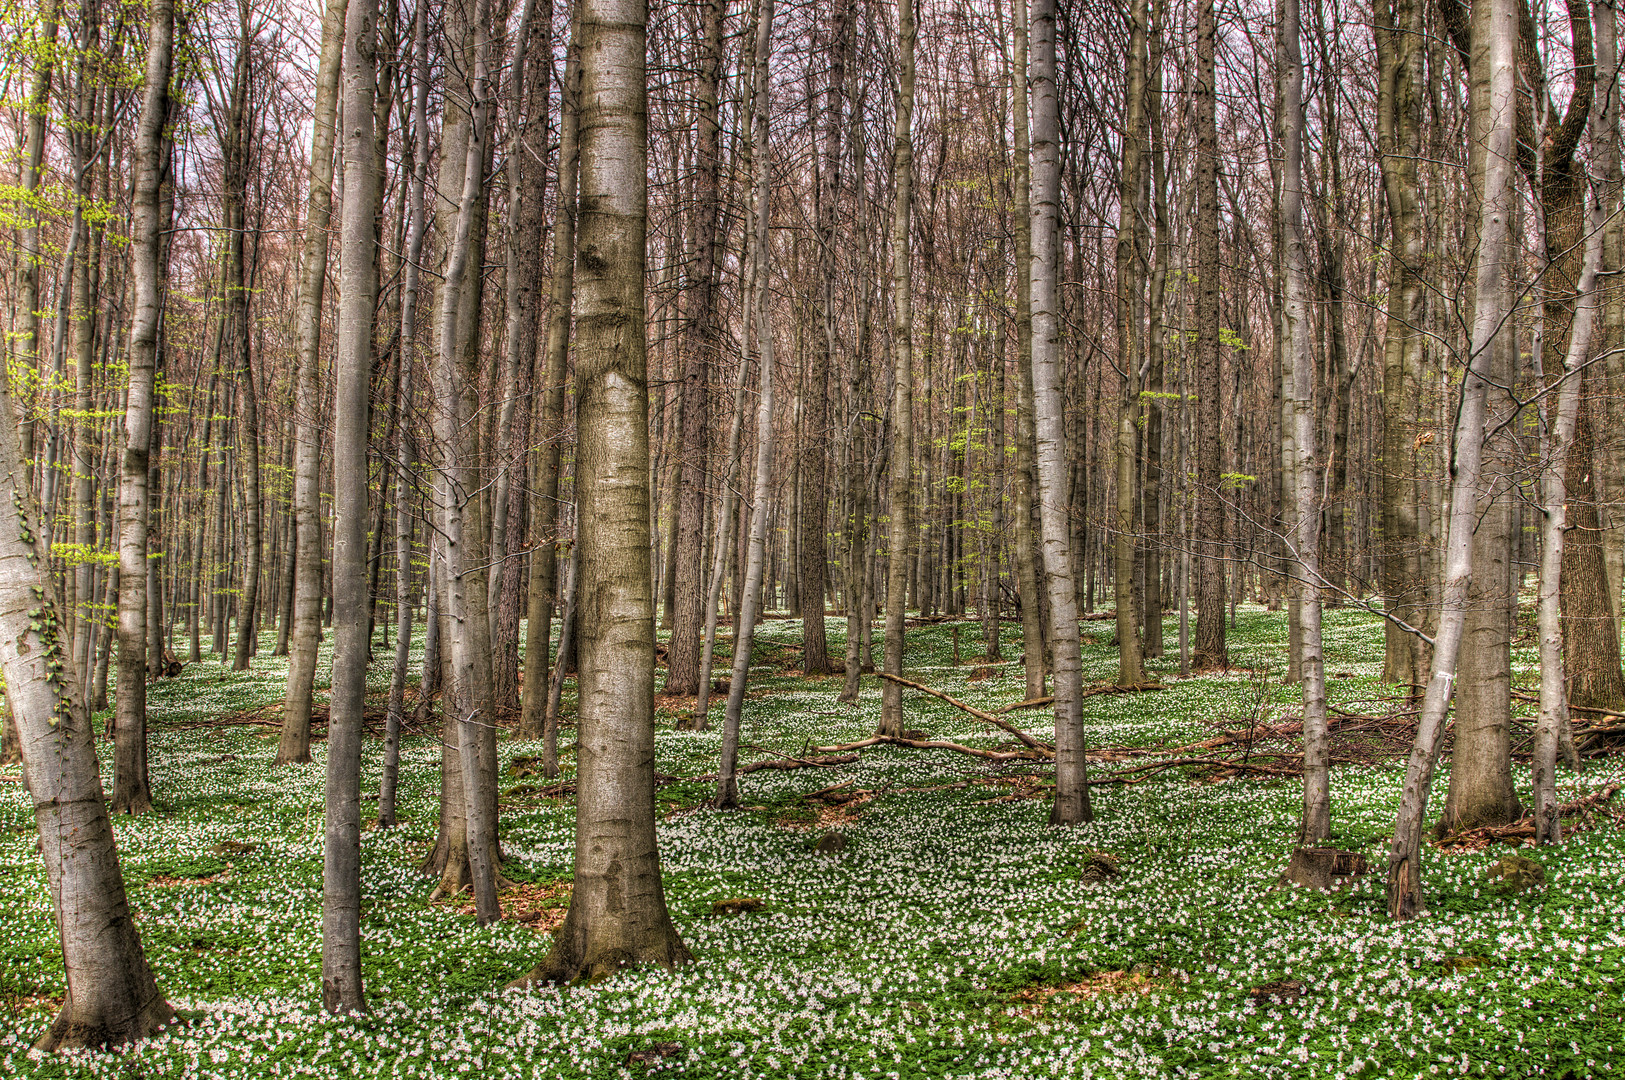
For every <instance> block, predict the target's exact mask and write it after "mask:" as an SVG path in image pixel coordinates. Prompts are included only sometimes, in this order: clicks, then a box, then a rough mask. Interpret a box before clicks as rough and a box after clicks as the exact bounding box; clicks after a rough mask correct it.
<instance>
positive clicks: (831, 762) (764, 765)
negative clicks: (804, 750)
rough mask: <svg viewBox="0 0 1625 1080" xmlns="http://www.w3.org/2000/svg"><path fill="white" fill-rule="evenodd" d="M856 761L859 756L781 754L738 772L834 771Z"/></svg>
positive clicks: (758, 748) (743, 767) (768, 751)
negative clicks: (794, 755)
mask: <svg viewBox="0 0 1625 1080" xmlns="http://www.w3.org/2000/svg"><path fill="white" fill-rule="evenodd" d="M751 749H753V750H762V751H763V752H764V753H768V754H772V753H774V752H775V751H772V750H768V749H766V748H765V747H760V746H755V747H751ZM856 760H858V755H856V754H841V755H837V756H833V757H815V758H793V757H789V756H787V755H783V754H780V755H779V756H778V758H776V759H764V760H762V761H753V762H751V763H750V764H749V765H741V766H739V768H738V769H737V770H736V771H737V772H741V773H751V772H759V771H761V770H762V769H833V768H834V767H835V766H837V765H850V764H852V763H853V762H854V761H856Z"/></svg>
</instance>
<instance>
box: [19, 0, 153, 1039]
mask: <svg viewBox="0 0 1625 1080" xmlns="http://www.w3.org/2000/svg"><path fill="white" fill-rule="evenodd" d="M152 11H153V16H152V18H153V34H152V40H153V42H154V47H155V50H158V49H161V51H162V52H163V54H164V55H163V57H162V58H161V63H162V64H163V66H164V67H165V68H167V66H168V48H167V46H168V44H169V42H170V32H171V26H172V24H171V22H170V18H171V12H172V9H171V8H170V7H169V4H168V3H167V0H157V2H156V3H154V5H153V9H152ZM160 85H162V84H160ZM150 100H151V98H150V97H149V101H150ZM160 115H162V113H161V112H160ZM153 134H154V136H155V135H156V129H155V128H154V130H153ZM154 141H156V139H154ZM152 156H153V157H154V158H155V157H156V154H155V153H154V154H153V155H152ZM149 160H150V159H149ZM149 175H155V174H149ZM137 191H140V188H139V187H138V188H137ZM136 235H137V236H138V237H139V236H145V235H150V234H149V233H140V232H138V233H137V234H136ZM12 408H13V404H12V400H11V392H10V389H9V387H8V386H6V385H5V384H4V383H3V382H0V412H3V413H4V415H8V416H9V415H11V413H10V410H11V409H12ZM18 439H19V435H18V431H17V429H16V428H15V427H13V426H11V425H10V424H3V425H0V477H3V478H4V487H5V490H4V492H0V499H4V505H5V507H6V509H5V510H4V511H3V512H0V664H3V666H4V672H5V685H6V706H7V712H8V713H9V716H8V718H7V723H8V724H9V723H13V722H14V723H15V724H16V725H17V735H18V741H19V745H20V748H21V751H22V758H23V766H24V771H25V774H26V780H27V788H28V791H29V794H30V796H31V798H32V800H33V804H34V821H35V824H36V825H37V826H38V828H39V850H40V855H41V857H42V858H43V859H44V862H45V880H46V887H47V888H48V889H49V891H50V894H51V906H52V909H53V910H54V912H55V915H56V923H57V929H58V932H59V937H60V940H61V943H62V961H63V967H64V968H65V970H66V973H67V982H68V992H67V996H66V998H65V999H64V1001H63V1003H62V1011H61V1012H60V1013H58V1014H57V1017H56V1019H55V1021H53V1022H52V1024H51V1026H50V1027H49V1028H47V1029H46V1031H45V1034H44V1035H42V1036H41V1037H40V1039H39V1041H38V1042H37V1043H36V1044H35V1046H36V1048H38V1049H40V1050H59V1049H70V1048H81V1047H88V1048H93V1049H105V1048H111V1047H117V1046H123V1045H125V1044H127V1043H131V1042H134V1041H136V1040H137V1039H141V1038H145V1037H146V1036H148V1035H151V1034H153V1033H154V1032H156V1031H157V1030H158V1029H160V1028H161V1027H163V1026H164V1025H165V1024H167V1023H168V1022H169V1020H170V1019H171V1018H172V1017H173V1016H174V1012H173V1010H171V1009H170V1007H169V1003H168V1002H166V1001H165V1000H164V997H163V995H162V994H160V993H159V992H158V986H157V983H156V982H155V981H154V980H153V977H152V970H151V968H149V967H148V966H147V959H146V955H145V954H144V953H143V952H142V949H141V937H140V935H139V934H138V933H137V932H136V928H135V922H134V920H133V919H132V918H131V914H130V906H129V902H128V900H127V899H126V897H125V893H124V875H123V872H122V871H121V869H120V867H119V858H118V849H117V848H116V847H115V846H114V843H113V823H112V820H111V818H110V817H109V815H108V810H107V804H106V803H105V802H104V801H103V799H102V784H101V771H100V766H99V765H98V763H97V760H96V743H95V731H94V730H93V729H92V727H91V720H90V714H89V712H88V711H87V710H86V709H85V699H84V691H83V685H82V684H81V683H80V681H79V673H78V671H77V670H76V669H75V668H74V666H73V665H72V664H71V663H69V662H68V657H67V649H66V646H67V635H66V630H67V619H68V617H69V616H68V612H67V611H65V610H64V609H63V607H62V605H61V603H60V602H59V600H58V598H57V593H56V586H55V583H54V582H53V580H52V576H51V574H50V573H49V572H48V568H49V566H50V552H49V549H48V548H47V546H46V544H45V537H44V533H45V529H44V526H43V523H42V522H41V521H40V519H39V515H38V514H37V512H34V511H33V496H32V495H31V494H30V492H29V490H28V470H27V468H26V467H25V466H24V465H23V461H22V454H21V448H20V447H19V446H18Z"/></svg>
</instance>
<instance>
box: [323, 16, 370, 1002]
mask: <svg viewBox="0 0 1625 1080" xmlns="http://www.w3.org/2000/svg"><path fill="white" fill-rule="evenodd" d="M377 20H378V5H377V0H350V8H349V11H348V12H347V13H346V14H345V21H344V45H345V48H344V59H345V64H344V208H343V218H342V221H343V224H342V226H341V232H340V236H339V243H340V259H341V260H342V262H341V265H342V266H343V268H344V270H343V278H342V279H341V281H340V300H339V312H338V344H337V347H336V348H335V350H334V369H335V372H336V374H337V376H338V381H337V385H336V387H335V389H334V391H333V418H334V423H333V692H332V702H331V706H330V709H329V713H328V722H327V791H326V809H327V813H326V829H325V833H324V843H323V857H322V1004H323V1005H324V1006H325V1007H326V1008H327V1011H328V1012H335V1013H337V1012H365V1011H366V1008H367V1003H366V999H365V998H364V997H363V996H362V987H361V713H362V707H363V705H364V704H365V702H366V695H367V652H368V649H367V523H368V519H369V517H370V516H371V515H370V510H369V506H368V491H367V442H368V434H369V429H370V425H369V423H368V394H369V390H370V381H371V375H372V317H373V305H374V303H375V301H376V298H377V293H378V279H377V272H376V269H375V264H374V261H373V255H374V249H375V247H376V246H377V243H378V237H377V233H376V228H377V225H376V217H377V213H378V174H377V166H376V162H375V158H374V150H373V126H372V124H373V99H374V97H375V95H376V93H377V88H378V69H377V60H376V56H375V50H376V48H377V34H378V27H377Z"/></svg>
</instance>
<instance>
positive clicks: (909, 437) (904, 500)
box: [880, 0, 919, 735]
mask: <svg viewBox="0 0 1625 1080" xmlns="http://www.w3.org/2000/svg"><path fill="white" fill-rule="evenodd" d="M897 32H898V54H899V64H900V66H901V71H900V74H899V75H898V84H897V85H898V91H897V125H896V129H895V133H894V135H893V143H892V184H893V187H894V189H895V192H896V194H895V202H894V204H893V209H892V235H891V247H892V305H893V307H894V318H893V323H892V364H893V368H894V372H895V374H894V375H893V383H892V405H891V412H892V424H891V427H892V435H891V455H890V465H889V468H890V469H891V488H890V492H889V496H888V500H889V502H890V504H891V505H890V512H891V530H890V533H889V535H888V536H887V539H886V552H887V569H886V632H885V649H886V653H885V659H884V663H885V672H886V674H888V675H892V676H901V675H902V674H903V645H904V641H903V635H904V628H905V621H906V619H907V616H908V613H907V612H906V611H905V610H904V605H905V604H906V603H907V597H908V562H909V557H908V556H909V539H910V536H911V532H912V528H913V523H914V522H913V518H914V511H915V507H914V501H915V497H914V474H913V469H914V286H913V282H914V277H913V270H912V267H911V265H910V264H911V262H912V260H913V252H914V242H913V241H914V232H913V214H914V46H915V40H916V38H917V36H918V33H919V30H918V27H917V26H916V24H915V18H914V0H897ZM904 727H905V725H904V723H903V688H902V686H900V685H899V684H897V683H896V682H894V681H892V680H891V679H887V680H885V682H884V683H883V684H882V685H881V688H880V734H882V735H901V734H902V733H903V729H904Z"/></svg>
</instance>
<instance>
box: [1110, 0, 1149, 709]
mask: <svg viewBox="0 0 1625 1080" xmlns="http://www.w3.org/2000/svg"><path fill="white" fill-rule="evenodd" d="M1148 18H1149V14H1148V4H1147V0H1134V3H1133V5H1132V6H1131V8H1130V11H1129V28H1130V29H1129V54H1128V72H1127V83H1126V87H1125V90H1124V97H1125V101H1124V114H1125V118H1124V122H1123V160H1122V166H1121V168H1120V169H1119V170H1118V177H1119V179H1118V185H1117V196H1118V199H1117V203H1118V209H1117V252H1116V256H1117V259H1116V269H1117V295H1116V298H1115V299H1116V304H1115V315H1116V321H1117V363H1118V366H1119V367H1120V368H1121V369H1122V372H1123V396H1122V399H1121V401H1120V403H1119V406H1118V419H1117V440H1116V451H1117V454H1116V456H1117V503H1116V507H1115V520H1114V522H1113V525H1114V528H1113V533H1112V579H1113V586H1114V589H1113V591H1114V594H1115V596H1116V602H1117V658H1118V659H1117V685H1119V686H1138V685H1139V684H1141V683H1143V682H1145V681H1146V679H1145V660H1144V653H1143V651H1142V648H1141V644H1140V596H1139V595H1138V594H1139V593H1140V591H1141V586H1140V584H1139V582H1138V580H1137V575H1136V574H1135V556H1136V554H1137V548H1138V546H1139V545H1138V532H1137V530H1136V529H1135V520H1134V512H1135V510H1136V509H1138V504H1139V502H1140V485H1139V479H1140V476H1139V468H1138V465H1139V457H1138V451H1139V441H1140V429H1139V424H1138V419H1139V414H1140V390H1141V379H1140V356H1141V351H1142V350H1141V341H1140V317H1141V311H1142V308H1143V300H1142V297H1143V290H1144V288H1145V276H1144V275H1145V269H1146V267H1145V241H1144V226H1143V224H1142V220H1143V207H1142V205H1141V204H1142V191H1143V187H1144V175H1143V174H1144V170H1145V165H1146V151H1145V147H1146V142H1147V140H1148V136H1149V134H1150V133H1149V131H1148V121H1147V118H1146V109H1145V105H1146V102H1145V79H1146V63H1147V61H1146V47H1147V46H1146V22H1147V19H1148Z"/></svg>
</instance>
